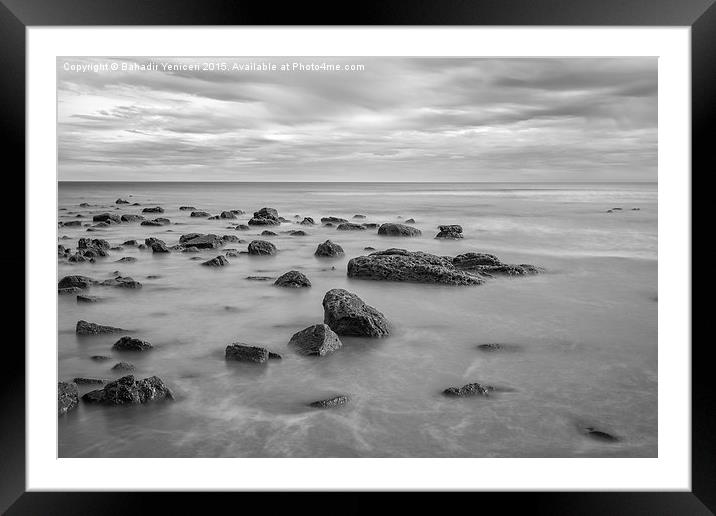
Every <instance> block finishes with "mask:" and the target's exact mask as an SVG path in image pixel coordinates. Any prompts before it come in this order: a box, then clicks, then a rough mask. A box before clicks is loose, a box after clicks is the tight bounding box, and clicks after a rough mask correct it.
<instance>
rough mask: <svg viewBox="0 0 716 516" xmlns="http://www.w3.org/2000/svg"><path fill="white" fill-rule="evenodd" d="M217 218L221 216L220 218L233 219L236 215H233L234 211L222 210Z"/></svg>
mask: <svg viewBox="0 0 716 516" xmlns="http://www.w3.org/2000/svg"><path fill="white" fill-rule="evenodd" d="M219 218H222V219H235V218H236V215H235V214H234V212H232V211H222V212H221V214H220V215H219Z"/></svg>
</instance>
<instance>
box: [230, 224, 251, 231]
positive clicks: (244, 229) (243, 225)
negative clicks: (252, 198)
mask: <svg viewBox="0 0 716 516" xmlns="http://www.w3.org/2000/svg"><path fill="white" fill-rule="evenodd" d="M234 229H235V230H237V231H248V230H249V229H251V228H250V227H249V226H247V225H246V224H239V225H238V226H236V227H235V228H234Z"/></svg>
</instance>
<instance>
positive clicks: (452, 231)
mask: <svg viewBox="0 0 716 516" xmlns="http://www.w3.org/2000/svg"><path fill="white" fill-rule="evenodd" d="M438 228H439V229H440V232H439V233H438V234H437V235H435V238H454V239H456V238H462V237H463V236H462V226H460V225H458V224H445V225H442V226H438Z"/></svg>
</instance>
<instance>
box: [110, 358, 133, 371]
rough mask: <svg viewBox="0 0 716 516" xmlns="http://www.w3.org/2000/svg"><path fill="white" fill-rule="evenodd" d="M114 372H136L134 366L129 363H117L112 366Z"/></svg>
mask: <svg viewBox="0 0 716 516" xmlns="http://www.w3.org/2000/svg"><path fill="white" fill-rule="evenodd" d="M108 358H109V357H108ZM112 371H134V364H131V363H129V362H117V363H116V364H114V365H113V366H112Z"/></svg>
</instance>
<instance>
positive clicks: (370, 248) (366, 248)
mask: <svg viewBox="0 0 716 516" xmlns="http://www.w3.org/2000/svg"><path fill="white" fill-rule="evenodd" d="M363 250H364V251H375V247H364V248H363Z"/></svg>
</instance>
